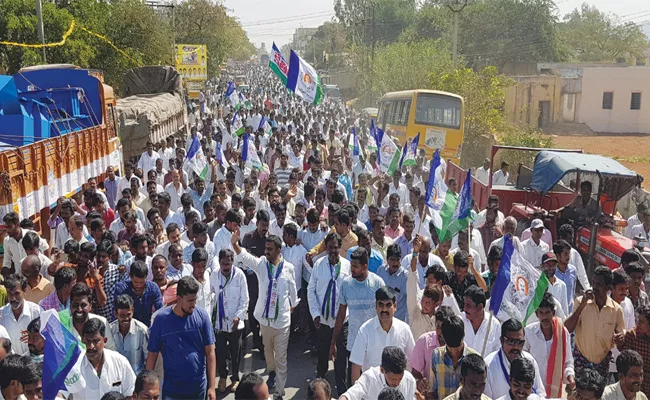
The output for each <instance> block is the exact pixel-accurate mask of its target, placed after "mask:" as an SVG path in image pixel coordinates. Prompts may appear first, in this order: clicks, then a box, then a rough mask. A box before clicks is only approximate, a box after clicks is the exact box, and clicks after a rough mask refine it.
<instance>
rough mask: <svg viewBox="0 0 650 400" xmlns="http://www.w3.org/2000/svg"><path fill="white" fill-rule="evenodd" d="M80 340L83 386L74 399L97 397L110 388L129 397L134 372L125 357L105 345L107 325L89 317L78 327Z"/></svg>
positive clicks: (133, 382) (81, 399) (91, 399)
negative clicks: (82, 355) (82, 347)
mask: <svg viewBox="0 0 650 400" xmlns="http://www.w3.org/2000/svg"><path fill="white" fill-rule="evenodd" d="M81 340H82V342H83V344H84V345H85V346H86V356H85V357H84V359H83V360H82V361H81V376H82V377H83V379H84V380H85V381H86V387H85V388H83V389H82V390H81V391H80V392H77V393H75V394H74V398H75V400H86V399H87V400H96V399H99V398H101V397H102V396H103V395H104V394H105V393H107V392H112V391H115V392H118V393H120V394H122V395H123V396H127V397H128V396H131V395H132V394H133V388H134V385H135V374H134V373H133V370H132V369H131V365H130V364H129V361H128V360H127V359H126V357H124V356H123V355H121V354H120V353H118V352H116V351H114V350H109V349H107V348H105V346H106V341H107V340H108V339H107V338H106V325H104V324H103V323H102V322H101V321H99V320H97V319H89V320H88V321H86V322H85V323H84V325H83V328H82V330H81Z"/></svg>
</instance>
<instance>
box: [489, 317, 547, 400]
mask: <svg viewBox="0 0 650 400" xmlns="http://www.w3.org/2000/svg"><path fill="white" fill-rule="evenodd" d="M524 343H526V338H525V334H524V326H523V325H522V324H521V322H519V321H518V320H516V319H514V318H512V319H509V320H507V321H505V322H504V323H503V324H501V349H499V350H497V351H495V352H494V353H491V354H489V355H488V356H487V357H485V364H487V366H488V371H494V372H492V373H489V374H488V379H487V384H486V385H485V392H484V393H485V394H486V395H487V396H488V397H490V398H492V399H498V398H500V397H503V396H506V395H507V394H508V392H509V391H510V384H509V383H508V382H511V379H510V377H509V376H510V375H511V371H510V365H511V363H512V362H513V361H514V360H516V359H519V358H522V357H523V358H526V359H528V360H530V361H531V362H532V363H533V366H534V371H535V373H534V376H533V379H534V382H533V386H532V388H533V390H534V391H535V393H546V389H545V388H544V383H543V382H542V379H541V378H540V374H539V368H538V366H537V362H535V359H534V358H533V356H532V355H530V353H528V352H525V351H523V348H524ZM524 398H525V397H524Z"/></svg>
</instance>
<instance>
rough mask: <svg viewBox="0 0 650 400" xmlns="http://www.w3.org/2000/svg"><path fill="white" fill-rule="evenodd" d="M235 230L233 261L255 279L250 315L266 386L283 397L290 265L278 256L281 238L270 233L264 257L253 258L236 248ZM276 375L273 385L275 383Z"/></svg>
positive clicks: (292, 295)
mask: <svg viewBox="0 0 650 400" xmlns="http://www.w3.org/2000/svg"><path fill="white" fill-rule="evenodd" d="M238 242H239V229H238V230H237V231H236V232H235V234H233V235H232V245H233V248H234V250H235V254H236V256H235V263H241V265H243V266H244V267H245V268H248V269H250V270H252V271H253V272H254V273H255V274H256V275H257V278H258V280H259V288H260V292H261V293H260V295H259V297H258V299H257V304H256V305H255V311H254V313H253V315H254V316H255V319H257V321H258V322H259V324H260V331H261V333H262V338H263V342H264V356H265V358H266V367H267V370H268V371H269V380H268V381H267V384H268V385H269V387H270V388H271V387H275V392H276V395H277V396H284V386H285V384H286V382H287V370H288V369H287V347H288V345H289V328H290V325H291V309H292V308H294V307H296V306H297V305H298V293H297V290H296V282H295V280H294V279H295V275H294V272H293V270H294V266H293V265H291V263H289V262H287V261H285V260H284V258H283V257H282V254H281V252H282V239H280V238H279V237H277V236H275V235H271V236H269V237H268V238H267V239H266V244H265V246H264V256H262V257H261V258H257V257H255V256H254V255H252V254H250V253H248V252H247V251H246V250H243V249H242V248H240V247H239V243H238ZM276 377H277V385H276Z"/></svg>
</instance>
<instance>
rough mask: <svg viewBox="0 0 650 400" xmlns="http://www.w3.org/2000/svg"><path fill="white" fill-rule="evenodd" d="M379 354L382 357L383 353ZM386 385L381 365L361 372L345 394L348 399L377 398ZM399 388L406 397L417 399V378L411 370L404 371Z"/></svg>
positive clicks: (364, 399)
mask: <svg viewBox="0 0 650 400" xmlns="http://www.w3.org/2000/svg"><path fill="white" fill-rule="evenodd" d="M379 356H380V357H381V354H380V355H379ZM385 387H388V385H387V384H386V378H385V377H384V374H383V373H382V372H381V367H373V368H370V369H369V370H367V371H366V372H364V373H363V374H361V376H360V377H359V379H358V380H357V381H356V382H355V383H354V385H352V387H350V388H349V389H348V391H347V392H345V393H343V396H345V397H346V398H347V399H348V400H376V399H377V398H378V397H379V393H380V392H381V391H382V390H383V389H384V388H385ZM397 389H398V390H399V391H400V393H401V394H402V396H404V399H408V400H411V399H415V391H416V386H415V378H413V375H411V373H410V372H409V371H406V370H405V371H404V376H402V380H401V381H400V383H399V386H398V387H397Z"/></svg>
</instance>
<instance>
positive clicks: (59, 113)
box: [0, 64, 122, 238]
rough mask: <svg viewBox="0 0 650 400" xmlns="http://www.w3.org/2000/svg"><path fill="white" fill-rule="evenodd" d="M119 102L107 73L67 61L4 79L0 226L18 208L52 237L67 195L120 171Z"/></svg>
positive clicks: (0, 78)
mask: <svg viewBox="0 0 650 400" xmlns="http://www.w3.org/2000/svg"><path fill="white" fill-rule="evenodd" d="M115 104H116V102H115V96H114V95H113V88H111V87H110V86H108V85H106V84H104V83H103V74H102V73H101V72H100V71H94V70H87V69H81V68H78V67H76V66H74V65H68V64H59V65H43V66H36V67H28V68H23V69H22V70H20V71H19V73H18V74H16V75H14V76H7V75H0V127H2V128H0V225H2V217H3V216H4V215H5V214H7V213H8V212H11V211H15V212H17V213H18V214H19V215H20V217H21V218H30V219H32V220H33V222H34V225H35V229H36V230H37V231H39V233H41V234H42V235H43V236H44V237H45V238H49V236H50V230H49V229H47V219H48V218H49V215H50V210H51V209H52V208H53V207H54V206H55V205H56V202H57V199H58V198H59V197H61V196H64V197H70V196H73V195H74V194H75V193H77V192H79V191H80V190H81V189H82V187H83V186H84V185H85V184H86V183H87V181H88V179H89V178H91V177H98V180H101V179H103V177H104V173H105V171H106V168H107V167H108V166H109V165H111V166H113V167H115V168H116V169H119V166H120V164H121V160H122V158H121V151H120V142H119V139H118V137H117V131H116V129H115V127H116V122H117V119H116V114H115Z"/></svg>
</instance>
